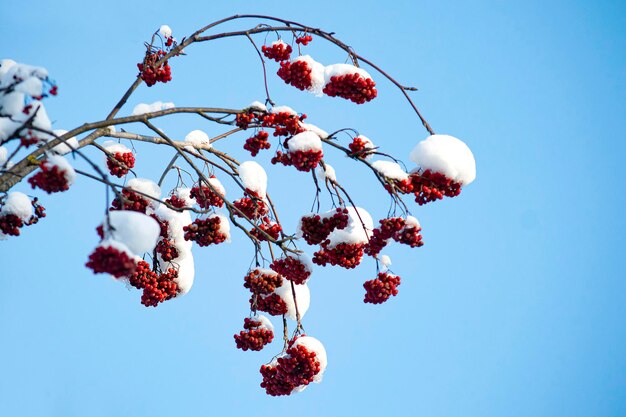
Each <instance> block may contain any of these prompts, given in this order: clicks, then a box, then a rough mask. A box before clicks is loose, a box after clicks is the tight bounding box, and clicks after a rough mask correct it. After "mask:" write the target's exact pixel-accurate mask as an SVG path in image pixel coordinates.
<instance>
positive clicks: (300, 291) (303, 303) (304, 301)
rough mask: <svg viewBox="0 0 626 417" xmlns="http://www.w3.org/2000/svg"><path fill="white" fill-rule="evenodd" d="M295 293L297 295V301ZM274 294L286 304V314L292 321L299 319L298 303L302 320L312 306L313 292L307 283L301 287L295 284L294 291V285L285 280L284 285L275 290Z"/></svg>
mask: <svg viewBox="0 0 626 417" xmlns="http://www.w3.org/2000/svg"><path fill="white" fill-rule="evenodd" d="M294 292H295V293H296V296H295V300H294V295H293V293H294ZM274 294H275V295H278V296H279V297H280V299H281V300H282V301H283V302H284V303H285V305H286V307H287V311H286V312H285V313H284V314H285V316H287V318H289V319H291V320H296V319H297V314H296V302H297V303H298V307H297V310H298V311H297V313H298V314H299V315H300V318H302V317H304V315H305V314H306V312H307V311H308V309H309V305H310V304H311V292H310V290H309V286H308V285H307V284H306V283H304V284H300V285H298V284H295V283H294V284H293V290H292V283H291V282H290V281H289V280H286V279H285V280H283V284H282V285H281V286H280V287H277V288H276V289H275V290H274Z"/></svg>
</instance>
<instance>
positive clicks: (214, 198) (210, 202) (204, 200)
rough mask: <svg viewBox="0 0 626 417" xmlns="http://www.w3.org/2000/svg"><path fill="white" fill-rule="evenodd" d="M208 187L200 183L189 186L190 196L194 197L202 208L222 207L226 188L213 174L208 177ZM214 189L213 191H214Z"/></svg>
mask: <svg viewBox="0 0 626 417" xmlns="http://www.w3.org/2000/svg"><path fill="white" fill-rule="evenodd" d="M208 182H209V185H210V187H208V186H206V185H204V184H203V183H200V184H199V185H196V186H194V187H192V188H191V192H190V197H191V198H192V199H194V200H195V201H196V202H197V203H198V205H199V206H200V207H201V208H203V209H208V208H209V207H222V206H223V205H224V197H225V196H226V189H225V188H224V186H223V185H222V183H221V182H220V180H218V179H217V178H216V177H215V175H211V176H210V177H209V179H208ZM214 190H215V191H214Z"/></svg>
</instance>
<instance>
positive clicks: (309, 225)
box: [299, 208, 349, 245]
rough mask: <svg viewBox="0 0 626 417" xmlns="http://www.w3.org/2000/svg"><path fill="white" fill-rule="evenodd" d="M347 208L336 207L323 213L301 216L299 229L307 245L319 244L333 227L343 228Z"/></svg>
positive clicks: (345, 224) (346, 222)
mask: <svg viewBox="0 0 626 417" xmlns="http://www.w3.org/2000/svg"><path fill="white" fill-rule="evenodd" d="M348 219H349V217H348V210H347V209H345V208H338V209H336V210H334V211H331V212H329V213H326V214H325V215H319V214H314V215H311V216H302V218H301V219H300V225H299V229H300V231H301V232H302V237H303V238H304V240H305V241H306V243H308V244H309V245H319V244H320V243H322V242H324V241H325V240H326V238H327V237H328V235H330V234H331V233H332V232H333V231H334V230H335V229H339V230H341V229H344V228H345V227H346V226H348Z"/></svg>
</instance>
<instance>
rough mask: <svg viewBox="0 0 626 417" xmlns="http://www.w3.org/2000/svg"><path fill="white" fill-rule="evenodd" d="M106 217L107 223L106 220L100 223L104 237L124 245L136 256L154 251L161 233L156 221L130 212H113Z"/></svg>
mask: <svg viewBox="0 0 626 417" xmlns="http://www.w3.org/2000/svg"><path fill="white" fill-rule="evenodd" d="M108 215H109V221H108V223H107V221H106V219H105V221H104V222H103V223H102V226H103V229H104V233H105V236H108V237H111V238H113V239H115V240H117V241H118V242H121V243H123V244H125V245H126V246H127V247H128V249H129V250H130V251H131V252H133V253H134V254H136V255H141V254H142V253H144V252H152V251H153V250H154V247H155V246H156V244H157V240H158V239H159V233H160V231H161V229H160V227H159V223H157V221H156V220H154V219H153V218H152V217H150V216H147V215H145V214H143V213H139V212H136V211H130V210H115V211H111V212H109V213H108ZM109 225H110V226H111V227H110V228H109Z"/></svg>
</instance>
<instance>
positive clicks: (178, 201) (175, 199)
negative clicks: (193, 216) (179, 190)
mask: <svg viewBox="0 0 626 417" xmlns="http://www.w3.org/2000/svg"><path fill="white" fill-rule="evenodd" d="M165 202H166V203H167V204H169V205H171V206H172V207H176V208H179V209H182V208H185V207H186V206H187V202H186V201H185V199H184V198H180V197H179V196H177V195H176V194H172V195H171V196H170V197H169V198H167V199H165Z"/></svg>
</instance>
